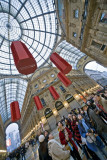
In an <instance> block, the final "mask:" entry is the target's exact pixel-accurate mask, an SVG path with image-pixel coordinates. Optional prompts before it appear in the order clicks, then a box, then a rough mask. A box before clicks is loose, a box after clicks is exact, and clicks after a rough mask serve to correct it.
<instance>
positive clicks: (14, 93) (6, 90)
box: [0, 78, 27, 122]
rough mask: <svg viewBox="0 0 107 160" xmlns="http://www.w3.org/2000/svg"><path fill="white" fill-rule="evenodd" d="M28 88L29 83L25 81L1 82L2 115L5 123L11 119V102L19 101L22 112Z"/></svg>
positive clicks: (5, 80)
mask: <svg viewBox="0 0 107 160" xmlns="http://www.w3.org/2000/svg"><path fill="white" fill-rule="evenodd" d="M26 87H27V81H25V80H23V79H18V78H7V79H1V80H0V114H1V116H2V120H3V122H5V121H6V120H7V119H9V118H10V117H11V114H10V103H11V102H13V101H18V102H19V106H20V110H21V108H22V104H23V100H24V96H25V92H26Z"/></svg>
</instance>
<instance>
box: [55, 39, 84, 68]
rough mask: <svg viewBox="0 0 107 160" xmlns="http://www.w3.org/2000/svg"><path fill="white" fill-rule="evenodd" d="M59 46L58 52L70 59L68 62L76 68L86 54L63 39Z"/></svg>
mask: <svg viewBox="0 0 107 160" xmlns="http://www.w3.org/2000/svg"><path fill="white" fill-rule="evenodd" d="M57 48H58V49H57ZM57 48H56V52H57V53H59V54H60V55H61V57H63V58H64V59H65V60H66V61H68V63H70V64H71V65H72V68H73V69H76V65H77V63H78V61H79V59H80V58H81V57H83V56H84V55H85V54H84V53H82V52H80V51H79V50H78V49H77V48H76V47H73V46H72V45H71V44H69V43H68V42H66V41H62V42H61V43H60V44H59V45H58V47H57Z"/></svg>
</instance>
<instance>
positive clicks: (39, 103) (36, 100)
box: [34, 96, 43, 110]
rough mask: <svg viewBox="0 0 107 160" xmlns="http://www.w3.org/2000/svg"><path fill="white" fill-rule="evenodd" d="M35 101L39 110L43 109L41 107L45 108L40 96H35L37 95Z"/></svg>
mask: <svg viewBox="0 0 107 160" xmlns="http://www.w3.org/2000/svg"><path fill="white" fill-rule="evenodd" d="M34 101H35V104H36V107H37V110H41V109H42V108H43V105H42V103H41V101H40V98H39V96H35V97H34Z"/></svg>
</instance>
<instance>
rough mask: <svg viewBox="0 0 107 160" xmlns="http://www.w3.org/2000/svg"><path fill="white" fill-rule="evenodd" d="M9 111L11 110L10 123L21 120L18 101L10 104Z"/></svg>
mask: <svg viewBox="0 0 107 160" xmlns="http://www.w3.org/2000/svg"><path fill="white" fill-rule="evenodd" d="M10 110H11V121H12V122H15V121H18V120H19V119H20V118H21V114H20V109H19V103H18V101H14V102H12V103H11V104H10Z"/></svg>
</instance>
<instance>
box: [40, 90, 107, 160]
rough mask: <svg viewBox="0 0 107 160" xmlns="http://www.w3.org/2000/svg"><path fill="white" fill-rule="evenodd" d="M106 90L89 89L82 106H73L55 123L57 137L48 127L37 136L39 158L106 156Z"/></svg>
mask: <svg viewBox="0 0 107 160" xmlns="http://www.w3.org/2000/svg"><path fill="white" fill-rule="evenodd" d="M106 121H107V90H104V91H102V92H99V93H97V94H94V93H92V95H91V96H90V97H88V98H87V102H86V104H85V105H84V107H83V108H81V109H73V110H71V112H70V113H69V114H68V117H64V116H63V117H62V119H61V121H59V122H58V123H57V127H58V131H59V140H60V143H59V142H58V141H56V140H55V139H54V136H53V135H52V134H49V133H48V132H47V131H45V132H44V133H42V134H41V135H40V136H39V159H40V160H68V159H70V158H72V159H74V160H81V159H82V156H81V154H80V153H83V154H84V155H85V156H86V158H87V160H106V159H107V150H106V146H107V124H106Z"/></svg>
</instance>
